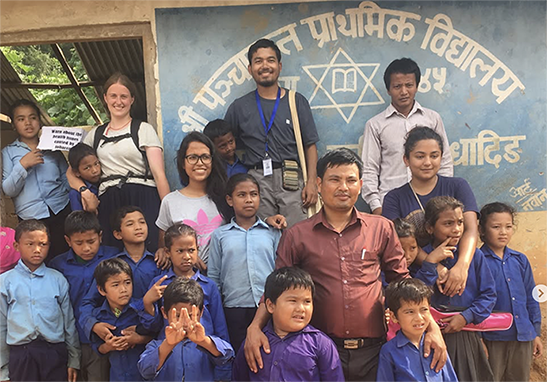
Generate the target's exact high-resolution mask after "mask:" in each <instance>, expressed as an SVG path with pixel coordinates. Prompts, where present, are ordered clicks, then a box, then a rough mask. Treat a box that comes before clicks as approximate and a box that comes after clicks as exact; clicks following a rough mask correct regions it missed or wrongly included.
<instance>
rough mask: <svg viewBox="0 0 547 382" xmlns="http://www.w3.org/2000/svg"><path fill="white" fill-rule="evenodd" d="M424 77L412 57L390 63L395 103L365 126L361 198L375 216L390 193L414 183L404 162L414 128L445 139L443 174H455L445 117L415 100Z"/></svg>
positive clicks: (388, 74) (388, 75)
mask: <svg viewBox="0 0 547 382" xmlns="http://www.w3.org/2000/svg"><path fill="white" fill-rule="evenodd" d="M420 77H421V73H420V68H419V67H418V64H416V62H414V61H413V60H411V59H410V58H401V59H398V60H395V61H393V62H392V63H391V64H389V66H388V67H387V69H386V71H385V73H384V83H385V85H386V89H387V93H388V94H389V96H390V97H391V104H390V105H389V106H388V108H387V109H386V110H384V111H382V112H381V113H380V114H378V115H376V116H374V117H373V118H371V119H369V120H368V121H367V123H366V125H365V133H364V138H363V152H362V153H361V157H362V159H363V163H364V171H363V188H362V193H361V195H362V196H363V199H365V202H367V204H368V205H369V206H370V208H371V210H372V213H374V214H381V213H382V203H383V200H384V196H385V195H386V194H387V193H388V191H390V190H392V189H394V188H397V187H400V186H402V185H403V184H405V183H407V182H409V181H410V178H411V174H410V171H409V170H408V169H407V168H406V166H405V164H404V162H403V154H404V147H403V146H404V142H405V139H406V134H407V133H408V132H409V131H410V130H412V129H413V128H415V127H417V126H426V127H429V128H431V129H433V130H435V131H436V132H437V133H438V134H439V135H440V136H441V137H442V139H443V141H444V142H443V143H444V147H445V151H444V153H443V157H442V161H441V169H440V170H439V174H440V175H444V176H453V174H454V168H453V164H452V155H451V154H450V145H449V143H448V137H447V136H446V132H445V130H444V125H443V121H442V119H441V116H440V115H439V113H437V112H435V111H433V110H430V109H426V108H425V107H423V106H421V105H420V104H419V103H418V101H416V100H415V99H414V97H415V96H416V92H417V91H418V85H419V83H420Z"/></svg>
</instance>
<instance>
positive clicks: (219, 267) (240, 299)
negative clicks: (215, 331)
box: [207, 218, 281, 308]
mask: <svg viewBox="0 0 547 382" xmlns="http://www.w3.org/2000/svg"><path fill="white" fill-rule="evenodd" d="M280 237H281V231H280V230H278V229H275V228H272V227H270V226H268V224H266V223H264V222H263V221H262V220H260V219H257V221H256V223H255V224H253V226H252V227H251V228H249V229H248V230H245V229H243V228H241V227H240V226H239V225H238V224H237V223H236V222H235V218H232V220H231V222H230V223H229V224H226V225H223V226H221V227H219V228H217V229H216V230H215V231H214V232H213V235H212V236H211V244H210V246H209V262H208V271H207V275H208V276H209V277H210V278H211V279H212V280H213V281H214V282H215V283H216V284H217V285H218V286H219V288H220V291H221V293H222V298H223V301H224V306H225V307H227V308H252V307H256V306H258V303H259V301H260V298H261V297H262V295H263V294H264V283H265V282H266V278H267V277H268V275H269V274H270V273H272V271H273V270H274V268H275V257H276V251H277V244H278V243H279V238H280Z"/></svg>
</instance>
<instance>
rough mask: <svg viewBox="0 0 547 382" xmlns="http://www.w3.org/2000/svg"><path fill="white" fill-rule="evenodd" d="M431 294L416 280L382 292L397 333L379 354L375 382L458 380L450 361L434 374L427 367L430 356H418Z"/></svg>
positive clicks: (407, 280) (404, 281) (390, 286)
mask: <svg viewBox="0 0 547 382" xmlns="http://www.w3.org/2000/svg"><path fill="white" fill-rule="evenodd" d="M432 294H433V291H432V290H431V288H430V287H428V286H427V285H425V284H424V282H423V281H421V280H418V279H404V280H401V281H393V282H392V283H391V284H389V285H388V287H387V288H386V301H387V305H388V307H389V310H390V315H391V320H392V321H393V322H395V323H398V324H399V325H400V326H401V329H400V330H399V332H397V335H396V336H395V338H393V339H392V340H391V341H389V342H387V343H386V344H384V346H382V350H380V360H379V362H378V377H377V381H428V382H430V381H457V380H458V378H457V377H456V373H455V371H454V368H453V367H452V363H451V362H450V358H448V359H447V361H446V364H445V365H444V367H443V368H442V369H441V370H440V371H438V372H437V371H435V369H432V368H431V367H430V365H431V361H432V359H433V352H432V353H431V354H429V356H428V357H427V358H424V357H423V356H422V354H423V351H424V350H423V342H424V332H425V328H426V327H427V323H428V322H429V316H430V315H431V313H430V312H429V307H430V302H431V295H432Z"/></svg>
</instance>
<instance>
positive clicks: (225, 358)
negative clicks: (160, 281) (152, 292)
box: [138, 277, 234, 381]
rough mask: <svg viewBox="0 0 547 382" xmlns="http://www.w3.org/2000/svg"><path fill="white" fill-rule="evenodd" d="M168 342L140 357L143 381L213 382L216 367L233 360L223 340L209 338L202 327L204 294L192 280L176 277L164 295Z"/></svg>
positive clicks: (153, 346) (154, 344)
mask: <svg viewBox="0 0 547 382" xmlns="http://www.w3.org/2000/svg"><path fill="white" fill-rule="evenodd" d="M161 311H162V314H163V316H164V317H165V318H166V319H168V320H169V325H168V326H167V327H166V328H165V339H163V340H161V339H158V340H154V341H151V342H150V343H149V344H148V345H147V346H146V350H145V351H144V352H143V353H142V354H141V357H140V359H139V363H138V368H139V372H140V373H141V375H142V377H143V378H144V379H147V380H151V379H153V380H155V381H182V380H189V381H212V380H214V367H215V366H216V365H223V364H225V363H227V362H229V361H231V360H232V358H233V356H234V350H233V349H232V346H231V345H230V344H229V343H228V342H226V341H224V340H223V339H221V338H219V337H217V336H214V335H207V333H206V332H205V328H204V327H203V325H202V324H201V323H200V318H201V315H202V312H203V290H202V289H201V287H200V286H199V284H198V283H197V282H196V281H195V280H192V279H186V278H182V277H177V278H176V279H175V280H173V282H171V283H170V284H169V285H168V286H167V288H165V293H164V294H163V307H162V308H161ZM188 311H190V314H189V313H188Z"/></svg>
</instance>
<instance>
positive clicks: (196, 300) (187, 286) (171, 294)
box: [163, 277, 204, 315]
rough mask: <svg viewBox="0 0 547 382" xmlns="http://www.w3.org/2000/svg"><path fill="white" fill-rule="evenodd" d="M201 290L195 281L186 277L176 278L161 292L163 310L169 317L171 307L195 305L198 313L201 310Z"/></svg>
mask: <svg viewBox="0 0 547 382" xmlns="http://www.w3.org/2000/svg"><path fill="white" fill-rule="evenodd" d="M203 299H204V297H203V289H201V286H200V285H199V284H198V282H197V281H196V280H192V279H187V278H186V277H176V278H175V279H174V280H173V281H172V282H171V283H170V284H169V285H168V286H167V288H165V290H164V291H163V309H164V310H165V314H166V315H169V310H171V308H172V307H173V305H175V304H177V303H179V302H182V303H184V304H190V305H195V306H197V307H198V309H199V311H200V312H201V311H202V310H203Z"/></svg>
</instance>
